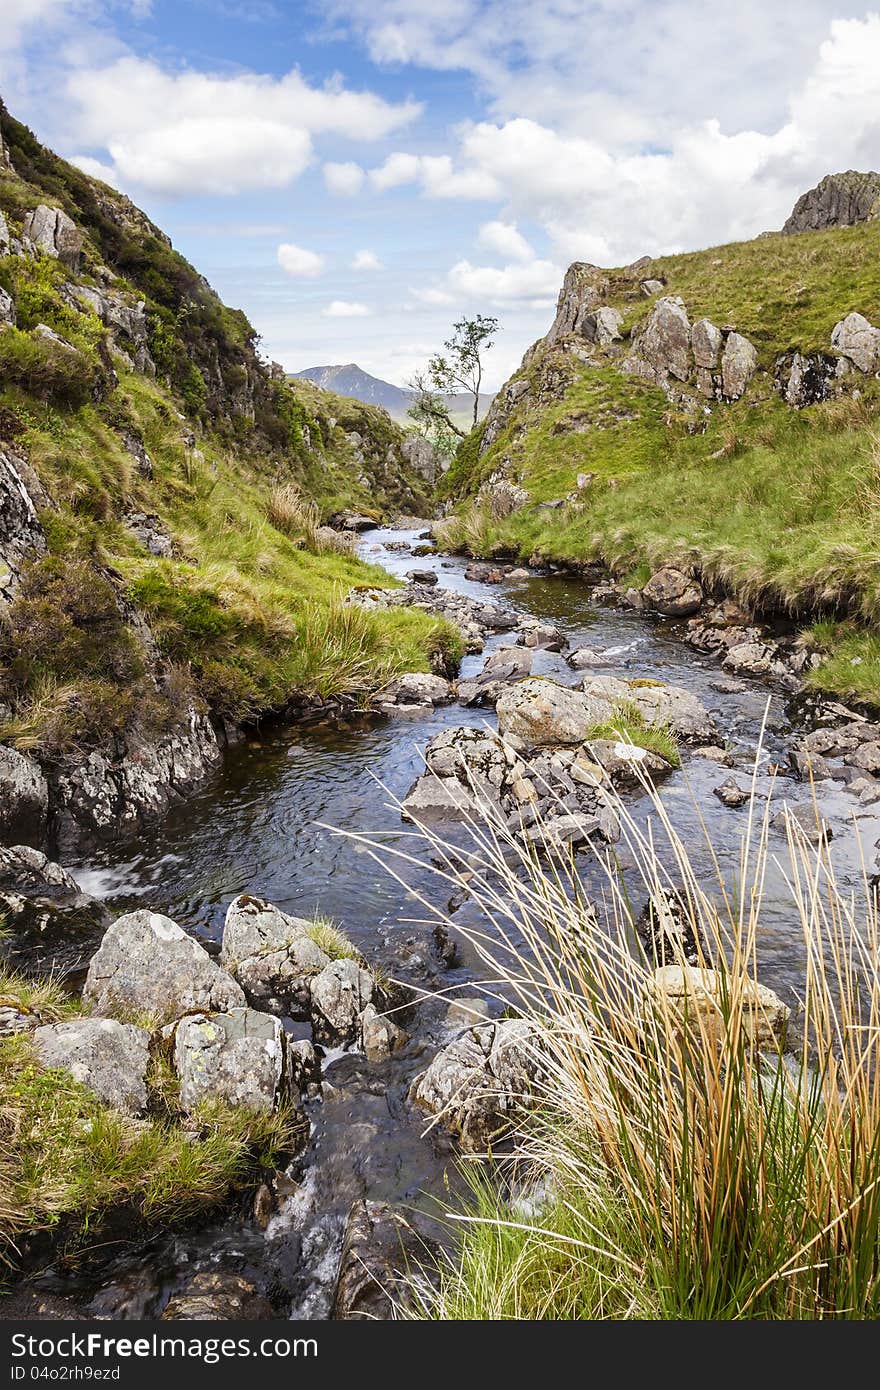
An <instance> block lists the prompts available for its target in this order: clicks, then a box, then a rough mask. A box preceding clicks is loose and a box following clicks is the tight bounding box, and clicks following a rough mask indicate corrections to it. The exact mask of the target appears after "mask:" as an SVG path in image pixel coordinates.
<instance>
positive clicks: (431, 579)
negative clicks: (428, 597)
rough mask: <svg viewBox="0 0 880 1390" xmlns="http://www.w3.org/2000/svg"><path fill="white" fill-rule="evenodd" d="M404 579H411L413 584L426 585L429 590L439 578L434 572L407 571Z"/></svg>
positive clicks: (437, 582)
mask: <svg viewBox="0 0 880 1390" xmlns="http://www.w3.org/2000/svg"><path fill="white" fill-rule="evenodd" d="M406 577H407V579H411V580H412V582H413V583H414V584H427V585H429V587H430V588H433V587H434V585H435V584H439V582H440V578H439V576H438V575H437V574H436V573H435V572H434V570H407V572H406Z"/></svg>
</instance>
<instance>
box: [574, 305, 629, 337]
mask: <svg viewBox="0 0 880 1390" xmlns="http://www.w3.org/2000/svg"><path fill="white" fill-rule="evenodd" d="M622 324H623V315H622V314H621V313H620V312H619V310H617V309H613V308H611V307H610V306H609V305H607V304H604V305H602V307H601V308H599V309H592V310H590V312H589V313H588V314H585V315H584V318H583V320H582V323H581V332H582V333H583V335H584V337H585V338H586V339H587V341H588V342H590V343H599V344H600V345H601V346H605V345H606V344H608V343H615V342H618V341H619V340H620V338H621V337H622V336H623V335H622V333H621V331H620V330H621V326H622Z"/></svg>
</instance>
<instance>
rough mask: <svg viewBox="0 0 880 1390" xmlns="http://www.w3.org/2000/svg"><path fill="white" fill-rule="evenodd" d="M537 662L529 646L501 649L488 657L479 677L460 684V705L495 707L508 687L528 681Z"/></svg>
mask: <svg viewBox="0 0 880 1390" xmlns="http://www.w3.org/2000/svg"><path fill="white" fill-rule="evenodd" d="M533 659H534V653H533V651H532V649H531V648H529V647H520V646H516V647H499V648H498V650H497V651H494V652H492V653H491V655H490V656H488V657H487V658H486V661H485V663H484V664H483V669H482V671H480V673H479V675H477V676H474V677H473V678H472V679H471V680H464V681H459V683H458V688H457V694H458V699H459V703H460V704H462V705H494V704H495V703H496V701H497V699H498V696H499V695H500V694H501V691H502V690H503V689H504V687H505V686H506V685H510V684H511V682H512V681H520V680H524V679H525V677H526V676H528V675H529V674H530V673H531V669H532V661H533Z"/></svg>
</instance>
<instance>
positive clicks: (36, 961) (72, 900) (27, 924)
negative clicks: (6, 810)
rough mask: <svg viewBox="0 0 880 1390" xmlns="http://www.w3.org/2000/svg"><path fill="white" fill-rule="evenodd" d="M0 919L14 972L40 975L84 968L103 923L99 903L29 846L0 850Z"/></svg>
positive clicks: (103, 912) (104, 912) (104, 916)
mask: <svg viewBox="0 0 880 1390" xmlns="http://www.w3.org/2000/svg"><path fill="white" fill-rule="evenodd" d="M0 918H2V920H3V923H4V926H5V928H6V930H7V931H8V932H10V933H11V934H12V935H13V936H14V944H13V945H11V946H10V947H8V948H7V953H8V954H9V956H10V957H11V958H12V960H13V961H14V964H15V965H16V966H17V967H20V968H22V969H25V970H27V971H28V972H35V973H43V972H48V971H57V972H59V973H64V974H66V973H67V972H69V971H78V970H82V969H85V967H86V966H87V964H88V961H89V958H90V956H91V955H92V954H93V953H94V950H95V948H96V946H97V943H98V941H99V940H100V938H101V936H102V935H103V933H104V931H105V929H106V927H107V923H108V920H109V914H108V912H107V909H106V907H105V906H104V904H103V903H102V902H101V901H99V900H98V899H97V898H92V897H90V896H89V894H88V893H84V892H82V890H81V889H80V887H79V884H78V883H77V882H76V880H75V879H74V878H73V877H72V876H71V875H70V874H69V873H68V872H67V870H66V869H63V868H62V867H61V865H60V864H55V863H53V862H52V860H51V859H49V858H47V856H46V855H45V854H43V853H41V851H40V850H37V849H32V848H31V847H30V846H29V845H15V846H13V847H12V848H8V849H7V848H3V847H2V846H0Z"/></svg>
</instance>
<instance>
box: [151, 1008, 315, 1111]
mask: <svg viewBox="0 0 880 1390" xmlns="http://www.w3.org/2000/svg"><path fill="white" fill-rule="evenodd" d="M174 1069H175V1071H176V1072H177V1075H178V1078H179V1080H180V1103H181V1106H182V1107H183V1109H184V1110H186V1111H193V1110H195V1109H196V1107H197V1106H198V1105H200V1104H202V1102H203V1101H220V1102H222V1103H223V1104H225V1105H233V1106H244V1107H245V1108H246V1109H248V1110H257V1111H272V1110H274V1109H275V1107H276V1106H277V1105H278V1103H279V1101H281V1100H282V1099H287V1096H288V1092H289V1089H290V1070H289V1066H288V1060H287V1045H286V1037H285V1033H284V1029H283V1028H282V1026H281V1024H280V1022H279V1020H278V1019H277V1018H274V1017H273V1016H272V1015H271V1014H264V1013H258V1012H257V1010H256V1009H246V1008H242V1009H239V1008H235V1009H231V1010H230V1011H229V1012H228V1013H210V1014H208V1013H205V1014H190V1015H188V1016H187V1017H186V1018H182V1019H181V1020H180V1022H179V1023H178V1025H177V1027H176V1029H175V1032H174Z"/></svg>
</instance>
